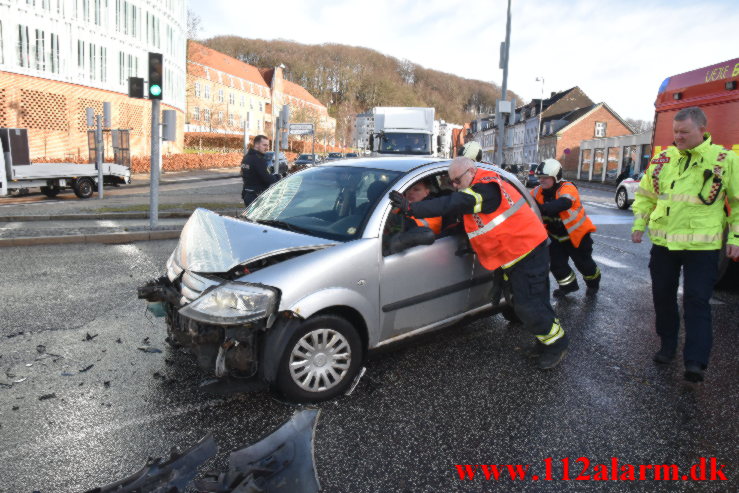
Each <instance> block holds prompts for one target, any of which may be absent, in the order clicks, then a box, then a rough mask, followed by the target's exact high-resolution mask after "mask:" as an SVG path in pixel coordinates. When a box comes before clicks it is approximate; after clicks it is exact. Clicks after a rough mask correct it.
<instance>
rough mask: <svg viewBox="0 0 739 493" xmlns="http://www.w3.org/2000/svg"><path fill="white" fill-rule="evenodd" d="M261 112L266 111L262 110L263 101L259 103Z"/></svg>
mask: <svg viewBox="0 0 739 493" xmlns="http://www.w3.org/2000/svg"><path fill="white" fill-rule="evenodd" d="M259 111H264V110H263V109H262V102H261V101H259Z"/></svg>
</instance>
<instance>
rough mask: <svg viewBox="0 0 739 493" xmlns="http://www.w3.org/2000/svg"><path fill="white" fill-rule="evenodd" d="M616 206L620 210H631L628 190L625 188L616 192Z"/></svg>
mask: <svg viewBox="0 0 739 493" xmlns="http://www.w3.org/2000/svg"><path fill="white" fill-rule="evenodd" d="M616 205H617V206H618V208H619V209H628V208H629V197H628V196H627V195H626V189H625V188H623V187H622V188H619V189H618V191H617V192H616Z"/></svg>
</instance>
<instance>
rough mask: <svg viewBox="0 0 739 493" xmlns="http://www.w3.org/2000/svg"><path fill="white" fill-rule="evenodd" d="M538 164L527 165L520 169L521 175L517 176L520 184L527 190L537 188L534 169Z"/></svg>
mask: <svg viewBox="0 0 739 493" xmlns="http://www.w3.org/2000/svg"><path fill="white" fill-rule="evenodd" d="M538 166H539V163H529V164H525V165H523V167H522V170H521V174H520V175H519V177H520V179H521V183H523V184H524V185H526V187H527V188H534V187H536V186H539V177H538V176H536V168H537V167H538Z"/></svg>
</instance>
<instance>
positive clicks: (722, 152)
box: [632, 134, 739, 250]
mask: <svg viewBox="0 0 739 493" xmlns="http://www.w3.org/2000/svg"><path fill="white" fill-rule="evenodd" d="M726 205H728V206H729V208H730V210H731V212H730V214H729V215H728V216H727V214H726V211H725V206H726ZM632 210H633V212H634V226H633V228H632V231H644V230H645V229H646V228H647V227H649V237H650V239H651V240H652V243H654V244H655V245H660V246H664V247H667V248H669V249H670V250H716V249H719V248H721V247H722V240H723V231H724V228H725V226H726V225H727V224H728V226H729V236H728V243H729V244H732V245H737V246H739V156H737V154H735V153H733V152H731V151H727V150H726V149H724V148H723V147H721V146H720V145H715V144H712V143H711V136H710V134H705V136H704V141H703V143H702V144H700V145H698V146H696V147H694V148H692V149H690V150H687V151H680V150H678V149H677V148H675V147H672V146H671V147H668V148H667V149H666V150H665V151H663V152H660V153H658V154H655V156H654V158H653V159H652V161H651V163H650V165H649V168H648V169H647V172H646V173H645V174H644V176H643V177H642V179H641V182H640V183H639V188H638V189H637V191H636V197H635V200H634V204H633V205H632Z"/></svg>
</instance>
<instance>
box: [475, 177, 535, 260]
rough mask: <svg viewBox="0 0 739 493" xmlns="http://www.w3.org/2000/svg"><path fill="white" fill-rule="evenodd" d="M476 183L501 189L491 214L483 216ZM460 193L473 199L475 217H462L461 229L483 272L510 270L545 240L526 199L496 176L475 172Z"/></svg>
mask: <svg viewBox="0 0 739 493" xmlns="http://www.w3.org/2000/svg"><path fill="white" fill-rule="evenodd" d="M478 183H482V184H493V183H495V184H497V185H498V186H499V187H500V192H501V200H500V206H498V209H496V210H495V211H494V212H492V213H484V212H482V196H481V195H480V194H478V193H477V192H475V191H474V190H473V188H472V187H473V186H474V185H476V184H478ZM461 192H463V193H466V194H469V195H471V196H472V197H474V198H475V208H474V213H473V214H465V215H464V229H465V231H466V232H467V236H468V237H469V239H470V244H471V245H472V248H473V249H474V250H475V253H476V254H477V256H478V258H479V259H480V263H481V264H482V265H483V267H485V268H486V269H488V270H495V269H497V268H498V267H501V266H502V267H510V266H511V265H513V264H514V263H516V262H517V261H518V260H520V259H521V258H523V257H524V256H526V255H527V254H528V253H529V252H531V250H533V249H534V248H536V247H537V246H538V245H539V244H540V243H541V242H543V241H544V240H546V239H547V232H546V229H544V225H543V224H542V223H541V221H540V220H539V217H538V216H537V215H536V213H535V212H534V211H533V210H532V209H531V207H530V206H529V204H528V203H527V202H526V199H525V198H524V197H523V196H522V195H521V194H520V193H519V192H518V190H517V189H516V188H515V187H514V186H513V185H510V184H508V183H507V182H506V181H504V180H503V179H501V177H500V175H498V174H497V173H495V172H493V171H487V170H484V169H481V168H478V170H477V172H476V173H475V177H474V179H473V180H472V183H471V184H470V187H469V188H465V189H464V190H461Z"/></svg>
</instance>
